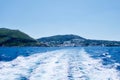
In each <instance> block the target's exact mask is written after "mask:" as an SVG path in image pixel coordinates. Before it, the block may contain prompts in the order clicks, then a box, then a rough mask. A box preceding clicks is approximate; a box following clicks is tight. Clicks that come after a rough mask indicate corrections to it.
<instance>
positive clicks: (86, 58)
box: [0, 47, 120, 80]
mask: <svg viewBox="0 0 120 80" xmlns="http://www.w3.org/2000/svg"><path fill="white" fill-rule="evenodd" d="M0 80H120V47H0Z"/></svg>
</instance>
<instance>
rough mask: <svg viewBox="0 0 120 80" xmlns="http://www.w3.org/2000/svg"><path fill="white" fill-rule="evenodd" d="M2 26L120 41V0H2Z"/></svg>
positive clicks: (31, 32)
mask: <svg viewBox="0 0 120 80" xmlns="http://www.w3.org/2000/svg"><path fill="white" fill-rule="evenodd" d="M0 27H5V28H10V29H19V30H21V31H23V32H25V33H27V34H29V35H30V36H32V37H34V38H39V37H43V36H51V35H58V34H76V35H80V36H82V37H85V38H90V39H106V40H120V0H0Z"/></svg>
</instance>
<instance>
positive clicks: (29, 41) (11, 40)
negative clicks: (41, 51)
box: [0, 28, 40, 46]
mask: <svg viewBox="0 0 120 80" xmlns="http://www.w3.org/2000/svg"><path fill="white" fill-rule="evenodd" d="M36 45H40V43H39V42H37V41H36V40H35V39H33V38H31V37H30V36H28V35H27V34H25V33H23V32H21V31H19V30H11V29H6V28H0V46H36Z"/></svg>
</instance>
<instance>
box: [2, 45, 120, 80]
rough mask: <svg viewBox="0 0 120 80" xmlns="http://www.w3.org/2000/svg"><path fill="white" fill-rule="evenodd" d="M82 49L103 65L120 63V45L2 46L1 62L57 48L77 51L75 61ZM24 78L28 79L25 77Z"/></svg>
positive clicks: (119, 67) (119, 68) (119, 69)
mask: <svg viewBox="0 0 120 80" xmlns="http://www.w3.org/2000/svg"><path fill="white" fill-rule="evenodd" d="M81 49H84V51H85V52H86V53H87V54H88V55H90V57H91V58H93V59H95V60H99V59H100V60H102V65H104V66H108V65H109V68H110V66H111V68H112V67H113V66H115V64H116V63H117V64H120V47H61V48H59V47H0V62H4V63H5V62H10V61H14V60H15V59H16V58H18V57H19V56H23V57H29V56H31V55H34V54H38V53H39V54H42V53H43V54H44V53H46V52H52V51H56V50H71V51H72V50H74V51H76V52H73V54H72V56H73V55H74V54H75V56H73V57H72V58H73V59H71V60H74V61H75V60H76V59H77V60H78V59H79V58H80V57H79V55H76V54H77V51H79V50H81ZM58 54H59V53H58ZM49 55H50V54H49ZM69 56H70V55H69ZM77 56H78V57H77ZM75 58H76V59H75ZM46 59H47V57H46ZM69 59H70V58H69ZM80 60H81V58H80ZM69 63H70V62H69ZM88 63H89V62H88ZM2 64H3V63H2ZM72 64H73V63H72ZM88 65H89V64H88ZM115 68H116V70H117V71H120V65H116V67H115ZM81 69H82V68H81ZM71 71H72V70H71ZM68 77H70V76H68ZM23 78H24V77H23ZM15 80H16V79H15ZM24 80H27V79H24ZM68 80H77V79H71V78H69V79H68ZM79 80H91V79H82V78H81V79H79ZM98 80H99V79H98ZM105 80H113V79H111V78H108V79H105ZM114 80H118V79H114Z"/></svg>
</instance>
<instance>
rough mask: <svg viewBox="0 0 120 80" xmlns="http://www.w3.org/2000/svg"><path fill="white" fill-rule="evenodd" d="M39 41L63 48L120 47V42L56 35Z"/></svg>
mask: <svg viewBox="0 0 120 80" xmlns="http://www.w3.org/2000/svg"><path fill="white" fill-rule="evenodd" d="M38 41H40V42H42V43H45V44H46V45H48V46H50V47H62V46H120V41H107V40H91V39H85V38H83V37H80V36H77V35H72V34H70V35H56V36H50V37H43V38H39V39H38Z"/></svg>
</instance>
